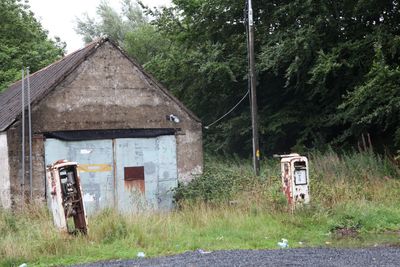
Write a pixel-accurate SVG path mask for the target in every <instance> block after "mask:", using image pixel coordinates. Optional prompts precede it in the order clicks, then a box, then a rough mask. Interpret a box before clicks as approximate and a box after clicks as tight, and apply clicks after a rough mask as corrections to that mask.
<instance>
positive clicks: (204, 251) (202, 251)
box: [197, 249, 211, 254]
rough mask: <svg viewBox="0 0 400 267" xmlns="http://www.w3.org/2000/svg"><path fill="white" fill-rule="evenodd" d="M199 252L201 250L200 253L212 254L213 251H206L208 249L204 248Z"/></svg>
mask: <svg viewBox="0 0 400 267" xmlns="http://www.w3.org/2000/svg"><path fill="white" fill-rule="evenodd" d="M197 252H199V253H200V254H210V253H211V251H206V250H202V249H198V250H197Z"/></svg>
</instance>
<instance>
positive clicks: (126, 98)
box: [0, 38, 203, 214]
mask: <svg viewBox="0 0 400 267" xmlns="http://www.w3.org/2000/svg"><path fill="white" fill-rule="evenodd" d="M25 86H26V82H25ZM21 88H22V81H18V82H16V83H14V84H13V85H11V86H10V87H9V88H8V89H6V90H5V91H4V92H3V93H1V94H0V170H1V172H0V204H1V206H2V207H4V208H10V207H11V206H12V205H13V204H18V203H19V202H22V201H24V200H23V199H22V198H27V197H28V196H30V194H31V193H32V194H33V196H34V198H35V199H43V200H44V199H45V198H46V191H47V190H46V186H47V185H46V179H45V172H46V166H47V165H49V164H52V163H53V162H55V161H57V160H60V159H66V160H69V161H76V162H78V163H79V170H80V175H81V183H82V187H83V191H84V202H85V206H86V210H87V212H88V213H89V214H91V213H94V212H95V211H98V210H101V209H103V208H107V207H110V208H115V209H117V210H119V211H122V212H134V211H137V210H140V209H142V208H147V207H151V208H154V209H166V210H168V209H170V208H171V207H172V206H173V201H172V195H173V192H172V190H173V188H175V187H176V186H177V184H178V181H181V182H188V181H190V180H191V179H193V177H194V176H195V175H198V174H200V173H201V172H202V168H203V151H202V127H201V122H200V120H199V119H198V118H197V117H196V116H195V115H194V114H193V113H192V112H191V111H190V110H188V109H187V108H186V107H185V106H184V105H183V104H182V103H181V102H179V100H177V99H176V98H175V97H174V96H173V95H172V94H171V93H170V92H168V90H167V89H165V88H164V87H163V86H162V85H161V84H159V83H158V82H157V81H156V80H155V79H154V78H153V77H152V76H151V75H150V74H148V73H146V72H145V71H144V70H143V68H142V67H141V66H140V65H139V64H138V63H137V62H136V61H135V60H134V59H132V58H131V57H129V56H128V55H127V54H126V53H125V52H124V51H123V50H122V49H121V48H120V47H119V46H118V45H116V44H115V43H114V42H112V41H111V40H109V39H108V38H102V39H99V40H97V41H95V42H92V43H90V44H89V45H87V46H86V47H84V48H83V49H80V50H78V51H76V52H73V53H71V54H69V55H67V56H66V57H64V58H62V59H61V60H59V61H57V62H55V63H53V64H51V65H49V66H47V67H46V68H44V69H42V70H39V71H37V72H35V73H33V74H32V75H31V76H30V88H31V92H30V95H31V99H30V103H29V104H31V110H32V112H31V114H32V124H31V125H32V133H33V134H32V163H33V164H32V166H33V168H32V170H33V171H32V184H30V180H31V179H30V175H29V167H28V166H29V154H28V151H29V146H28V127H27V126H26V127H25V129H26V133H25V140H26V141H25V144H26V148H25V151H27V153H26V156H25V166H26V168H25V170H26V171H25V173H22V145H21V144H22V123H21V121H22V96H21ZM25 95H26V94H25ZM24 106H25V108H27V107H28V101H27V100H26V101H25V105H24ZM26 117H27V116H26Z"/></svg>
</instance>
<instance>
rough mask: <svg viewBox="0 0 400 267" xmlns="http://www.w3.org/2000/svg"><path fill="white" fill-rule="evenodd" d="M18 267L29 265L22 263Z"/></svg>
mask: <svg viewBox="0 0 400 267" xmlns="http://www.w3.org/2000/svg"><path fill="white" fill-rule="evenodd" d="M18 267H28V264H26V263H22V264H21V265H20V266H18Z"/></svg>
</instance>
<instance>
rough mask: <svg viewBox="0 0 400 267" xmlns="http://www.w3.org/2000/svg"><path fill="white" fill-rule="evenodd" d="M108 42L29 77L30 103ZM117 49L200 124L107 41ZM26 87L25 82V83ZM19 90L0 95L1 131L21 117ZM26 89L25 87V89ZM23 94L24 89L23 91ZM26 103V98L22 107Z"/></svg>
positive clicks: (94, 44)
mask: <svg viewBox="0 0 400 267" xmlns="http://www.w3.org/2000/svg"><path fill="white" fill-rule="evenodd" d="M106 41H110V40H109V39H108V38H101V39H99V40H96V41H94V42H92V43H90V44H88V45H87V46H85V47H84V48H82V49H80V50H77V51H75V52H73V53H71V54H69V55H67V56H65V57H64V58H62V59H61V60H59V61H57V62H55V63H53V64H51V65H49V66H47V67H45V68H43V69H41V70H39V71H37V72H35V73H33V74H31V76H30V87H31V103H33V104H34V103H35V102H37V101H39V100H41V99H42V98H43V97H45V96H46V95H47V94H48V93H49V92H50V91H51V90H52V89H54V88H55V87H56V86H57V85H58V84H59V83H60V82H61V81H63V80H64V79H65V78H66V77H67V76H68V75H69V74H70V73H71V72H72V71H73V70H75V69H76V68H77V67H78V66H79V65H80V64H81V63H82V62H83V61H84V60H85V59H86V58H87V57H88V56H89V55H91V54H92V53H93V52H94V51H95V50H96V49H97V48H98V47H99V46H100V45H102V44H103V43H104V42H106ZM110 43H112V44H113V45H114V46H115V47H116V48H117V49H119V50H120V51H121V52H122V53H123V54H124V55H125V56H126V57H127V58H128V59H129V60H130V61H131V62H132V63H133V64H134V65H135V66H136V67H138V68H139V69H140V70H141V71H142V72H143V74H145V77H146V79H147V81H148V82H149V83H150V84H152V85H154V86H156V87H158V88H159V89H160V90H161V91H162V92H164V93H165V94H167V95H168V96H169V97H170V98H171V99H172V100H173V101H175V102H176V103H177V104H178V105H179V106H180V107H181V108H182V109H183V110H184V111H186V112H187V113H188V114H189V115H190V116H191V117H192V118H193V119H194V120H196V121H200V120H199V119H198V118H197V117H196V115H194V114H193V113H192V112H191V111H190V110H188V109H187V108H186V107H185V106H184V105H183V104H182V103H181V102H179V100H178V99H176V98H175V97H174V96H173V95H171V94H170V93H169V92H168V90H167V89H165V88H164V87H163V86H162V85H161V84H159V83H158V82H157V81H156V80H155V79H154V78H153V77H152V76H151V75H149V74H148V73H146V72H145V71H144V70H143V68H142V67H141V66H140V65H139V64H138V63H137V62H136V61H135V60H133V59H132V58H130V57H128V56H127V55H126V53H125V52H124V51H122V49H121V48H120V47H118V46H117V45H116V44H115V43H113V42H112V41H110ZM25 86H27V85H26V80H25ZM21 87H22V81H21V80H19V81H17V82H15V83H14V84H12V85H11V86H10V87H9V88H7V89H6V90H5V91H4V92H2V93H1V94H0V131H4V130H6V129H7V128H8V127H9V126H10V125H11V124H13V123H14V122H15V121H16V120H17V119H18V117H19V116H20V115H21V113H22V111H21V104H22V96H21ZM25 88H27V87H25ZM25 90H26V89H25ZM27 105H28V101H27V97H26V94H25V107H27Z"/></svg>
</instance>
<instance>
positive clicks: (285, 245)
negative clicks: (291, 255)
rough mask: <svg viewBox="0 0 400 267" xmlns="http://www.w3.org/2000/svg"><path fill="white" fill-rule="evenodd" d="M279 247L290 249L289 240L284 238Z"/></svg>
mask: <svg viewBox="0 0 400 267" xmlns="http://www.w3.org/2000/svg"><path fill="white" fill-rule="evenodd" d="M278 246H279V247H280V248H288V247H289V244H288V240H287V239H285V238H282V241H281V242H278Z"/></svg>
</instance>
